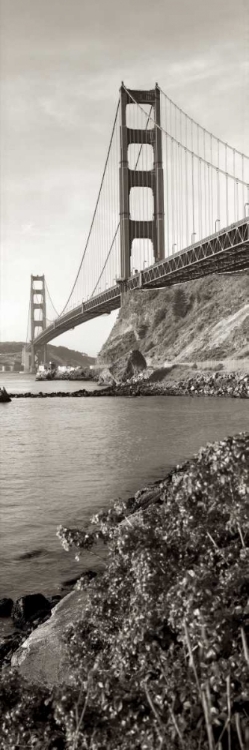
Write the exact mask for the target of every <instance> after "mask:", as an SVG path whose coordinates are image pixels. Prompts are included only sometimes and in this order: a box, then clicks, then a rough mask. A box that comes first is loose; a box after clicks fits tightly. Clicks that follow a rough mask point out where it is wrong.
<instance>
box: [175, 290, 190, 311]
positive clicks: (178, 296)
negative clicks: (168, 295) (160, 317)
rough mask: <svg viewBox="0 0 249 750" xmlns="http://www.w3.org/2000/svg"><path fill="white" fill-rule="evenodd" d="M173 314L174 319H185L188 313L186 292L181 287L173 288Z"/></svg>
mask: <svg viewBox="0 0 249 750" xmlns="http://www.w3.org/2000/svg"><path fill="white" fill-rule="evenodd" d="M173 312H174V315H175V317H176V318H185V315H186V314H187V312H188V303H187V298H186V292H185V290H184V289H183V288H182V287H181V286H177V287H176V288H175V294H174V301H173Z"/></svg>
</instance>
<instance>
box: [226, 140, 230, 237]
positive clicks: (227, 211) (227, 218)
mask: <svg viewBox="0 0 249 750" xmlns="http://www.w3.org/2000/svg"><path fill="white" fill-rule="evenodd" d="M225 172H226V225H227V227H228V225H229V209H228V174H227V143H226V144H225Z"/></svg>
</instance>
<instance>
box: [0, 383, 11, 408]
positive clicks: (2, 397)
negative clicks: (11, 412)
mask: <svg viewBox="0 0 249 750" xmlns="http://www.w3.org/2000/svg"><path fill="white" fill-rule="evenodd" d="M8 401H11V398H10V396H9V394H8V393H7V391H6V388H4V386H2V387H1V388H0V404H7V402H8Z"/></svg>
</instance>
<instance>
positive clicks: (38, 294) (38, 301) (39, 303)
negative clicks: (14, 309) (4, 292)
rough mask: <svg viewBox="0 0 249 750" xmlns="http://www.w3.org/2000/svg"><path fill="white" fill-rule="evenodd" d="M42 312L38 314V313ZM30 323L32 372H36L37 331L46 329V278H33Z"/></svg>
mask: <svg viewBox="0 0 249 750" xmlns="http://www.w3.org/2000/svg"><path fill="white" fill-rule="evenodd" d="M37 310H38V311H40V313H38V317H37V313H36V311H37ZM30 321H31V363H30V370H31V372H35V343H34V341H35V335H36V329H37V328H40V329H41V330H42V331H44V330H45V328H46V325H47V323H46V289H45V276H44V275H43V276H31V286H30ZM43 361H44V362H46V361H47V347H46V346H44V347H43Z"/></svg>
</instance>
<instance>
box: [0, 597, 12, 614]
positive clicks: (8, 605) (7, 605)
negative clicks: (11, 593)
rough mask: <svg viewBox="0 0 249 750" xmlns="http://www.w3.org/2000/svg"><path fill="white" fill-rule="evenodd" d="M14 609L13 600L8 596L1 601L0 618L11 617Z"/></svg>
mask: <svg viewBox="0 0 249 750" xmlns="http://www.w3.org/2000/svg"><path fill="white" fill-rule="evenodd" d="M12 607H13V599H10V598H8V597H6V596H4V597H3V599H0V617H10V616H11V612H12Z"/></svg>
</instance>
